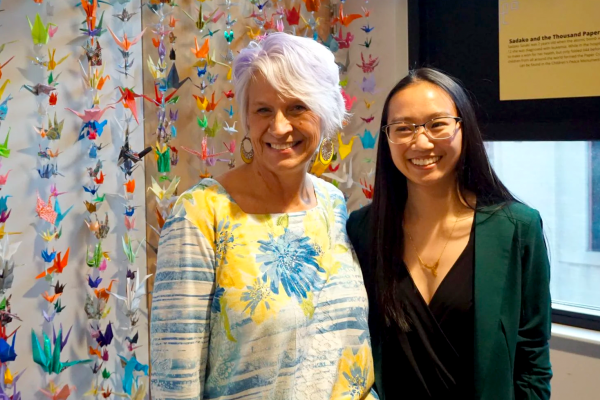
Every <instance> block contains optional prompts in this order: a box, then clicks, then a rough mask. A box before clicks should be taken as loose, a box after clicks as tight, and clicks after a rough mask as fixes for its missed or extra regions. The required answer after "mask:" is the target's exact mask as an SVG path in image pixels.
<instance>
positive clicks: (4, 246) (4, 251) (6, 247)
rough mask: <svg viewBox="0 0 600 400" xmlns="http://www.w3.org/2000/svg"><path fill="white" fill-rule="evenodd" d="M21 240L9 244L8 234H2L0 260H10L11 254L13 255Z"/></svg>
mask: <svg viewBox="0 0 600 400" xmlns="http://www.w3.org/2000/svg"><path fill="white" fill-rule="evenodd" d="M20 244H21V242H17V243H13V244H10V239H9V235H4V237H3V238H2V240H0V260H1V261H4V262H6V261H10V259H11V258H12V256H14V255H15V253H16V252H17V249H18V248H19V245H20Z"/></svg>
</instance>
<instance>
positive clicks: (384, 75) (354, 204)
mask: <svg viewBox="0 0 600 400" xmlns="http://www.w3.org/2000/svg"><path fill="white" fill-rule="evenodd" d="M361 7H366V8H368V9H370V10H371V13H370V16H369V18H368V20H367V19H366V18H361V19H358V20H355V21H354V22H352V24H351V25H350V29H349V31H350V32H352V33H353V34H354V36H355V38H354V42H353V44H352V46H351V48H350V67H349V70H348V77H349V79H348V86H347V87H346V91H347V92H348V93H349V94H350V95H353V96H356V97H357V98H358V101H357V102H356V104H355V106H354V108H353V109H352V110H351V113H352V114H353V117H352V119H351V122H350V124H349V125H348V126H347V127H346V128H345V129H344V137H343V141H344V143H348V141H350V138H351V137H352V136H353V135H359V134H360V135H362V134H363V133H364V130H365V128H367V129H369V130H370V131H371V132H372V134H373V135H375V134H377V132H378V131H379V126H380V121H381V112H382V110H383V103H384V101H385V98H386V97H387V94H388V93H389V91H390V90H391V89H392V87H394V85H395V84H396V83H397V82H398V81H399V80H400V79H401V78H402V77H404V76H405V75H406V74H407V72H408V30H407V21H408V16H407V1H406V0H391V1H385V2H374V1H371V2H368V3H365V2H362V1H347V2H346V3H345V4H344V13H346V14H353V13H356V14H363V10H362V9H361ZM367 22H368V23H369V25H370V26H371V27H375V29H374V30H373V31H372V32H371V33H369V34H368V35H367V34H365V32H363V31H362V30H361V27H362V26H363V25H367ZM346 31H347V30H346V29H344V30H343V33H344V35H346ZM367 37H370V38H371V39H372V42H371V46H370V47H369V48H368V49H367V48H365V47H362V46H358V43H364V41H365V39H366V38H367ZM346 51H347V50H345V49H344V50H339V51H338V53H337V54H336V58H337V59H338V61H339V62H344V61H345V57H346V53H345V52H346ZM361 51H362V53H363V54H364V56H365V59H368V56H369V54H372V55H373V57H379V66H378V67H376V68H375V72H374V74H375V83H376V88H377V92H376V93H375V94H374V95H371V94H367V93H363V92H362V91H361V83H362V79H363V77H365V76H367V75H365V74H364V73H363V71H362V69H361V68H360V67H358V66H357V65H356V64H360V63H361V58H360V55H361ZM364 100H367V101H375V103H374V104H373V105H372V106H371V108H370V109H367V108H366V105H365V102H364ZM371 115H373V116H375V119H374V120H373V121H372V122H371V123H368V124H367V123H365V122H363V120H361V119H360V117H364V118H367V117H369V116H371ZM336 145H337V144H336ZM376 155H377V146H375V148H374V149H364V148H363V146H362V143H361V141H360V139H359V138H356V139H355V140H354V147H353V150H352V153H351V154H350V155H349V156H348V158H346V159H345V160H344V161H342V163H349V162H352V163H353V168H352V176H353V179H354V181H355V182H356V186H354V187H353V188H352V189H351V190H345V192H346V193H349V198H348V210H349V211H352V210H355V209H358V208H360V207H361V206H364V205H367V204H368V203H369V201H368V200H367V199H366V197H365V196H364V194H363V192H362V190H361V187H360V186H359V184H360V179H361V178H362V179H366V180H367V181H368V182H369V183H370V184H372V183H373V180H374V174H373V172H374V170H375V159H376ZM366 159H370V160H371V162H366V161H365V160H366ZM339 162H340V160H339V158H338V161H336V162H333V164H337V163H339ZM347 165H348V164H347ZM338 173H339V174H340V175H343V174H341V172H340V170H338ZM369 173H371V174H369Z"/></svg>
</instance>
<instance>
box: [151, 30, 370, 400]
mask: <svg viewBox="0 0 600 400" xmlns="http://www.w3.org/2000/svg"><path fill="white" fill-rule="evenodd" d="M233 72H234V82H235V89H236V91H237V93H238V96H236V98H237V99H238V102H239V105H240V113H241V115H242V123H243V125H244V126H245V127H246V131H247V135H246V137H245V138H244V140H243V142H242V144H241V146H240V147H241V152H242V159H243V160H244V161H245V163H246V164H245V165H243V166H242V167H239V168H236V169H233V170H231V171H229V172H228V173H227V174H225V175H223V176H221V177H219V178H218V179H216V180H214V179H203V180H202V181H200V183H199V184H197V185H196V186H195V187H193V188H192V189H190V190H189V191H188V192H186V193H184V194H183V195H181V197H180V199H179V201H178V202H177V203H176V205H175V207H174V210H173V213H172V215H171V216H170V218H169V219H168V220H167V222H166V223H165V225H164V227H163V231H162V232H163V233H162V237H161V241H160V245H159V251H158V263H157V271H156V282H155V286H154V297H153V304H152V323H151V362H152V398H153V399H166V398H169V399H175V398H177V399H202V398H204V399H217V398H227V399H234V398H235V399H240V398H244V399H329V398H332V399H366V398H375V397H376V395H375V394H374V393H372V392H371V385H372V383H373V380H374V376H373V365H372V357H371V347H370V337H369V331H368V327H367V312H368V310H367V308H368V307H367V297H366V292H365V289H364V285H363V280H362V275H361V271H360V267H359V265H358V262H357V260H356V258H355V256H354V255H353V252H352V250H351V247H350V244H349V241H348V236H347V234H346V229H345V223H346V219H347V212H346V206H345V204H344V198H343V196H342V194H341V193H340V192H339V191H338V190H337V189H336V188H335V187H333V186H332V185H330V184H328V183H326V182H324V181H322V180H320V179H318V178H316V177H314V176H312V175H309V174H308V173H307V170H308V167H309V164H310V161H311V159H312V158H313V156H315V155H316V157H317V159H320V160H323V161H328V159H330V158H331V157H332V145H331V141H330V139H329V137H330V136H331V135H332V134H333V133H334V132H335V130H336V129H339V128H340V126H341V124H342V121H343V120H344V117H345V109H344V101H343V98H342V96H341V94H340V88H339V86H338V85H339V77H338V70H337V66H336V64H335V62H334V56H333V54H332V53H331V52H329V50H327V49H326V48H325V47H324V46H322V45H321V44H318V43H317V42H315V41H313V40H310V39H307V38H299V37H295V36H291V35H287V34H283V33H275V34H271V35H269V36H267V37H266V38H264V39H263V40H262V41H261V42H259V43H252V44H251V45H250V46H249V47H248V48H246V49H244V50H242V52H241V53H240V55H239V56H238V57H237V58H236V60H235V62H234V66H233Z"/></svg>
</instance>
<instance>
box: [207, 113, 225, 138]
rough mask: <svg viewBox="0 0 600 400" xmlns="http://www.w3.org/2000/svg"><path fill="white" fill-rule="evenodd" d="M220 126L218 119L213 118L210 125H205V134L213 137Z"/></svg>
mask: <svg viewBox="0 0 600 400" xmlns="http://www.w3.org/2000/svg"><path fill="white" fill-rule="evenodd" d="M222 127H223V125H221V124H220V123H219V121H217V119H216V118H215V120H214V122H213V124H212V127H210V128H209V127H206V129H205V130H204V131H205V132H206V136H208V137H215V136H216V135H217V133H218V132H219V131H220V130H221V128H222Z"/></svg>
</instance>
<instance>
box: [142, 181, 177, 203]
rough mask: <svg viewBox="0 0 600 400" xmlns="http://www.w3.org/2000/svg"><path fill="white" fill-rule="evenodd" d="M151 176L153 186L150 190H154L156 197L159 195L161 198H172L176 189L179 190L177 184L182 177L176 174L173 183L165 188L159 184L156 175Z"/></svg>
mask: <svg viewBox="0 0 600 400" xmlns="http://www.w3.org/2000/svg"><path fill="white" fill-rule="evenodd" d="M151 178H152V186H151V187H149V188H148V190H152V192H154V194H155V195H156V197H158V199H159V200H163V199H166V200H168V199H170V198H171V197H172V196H173V194H175V191H176V190H177V185H179V181H180V180H181V178H179V177H178V176H176V177H175V179H173V181H171V183H170V184H169V187H168V188H167V189H166V190H165V189H163V188H162V187H160V186H159V184H158V183H157V182H156V180H155V179H154V177H151Z"/></svg>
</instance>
